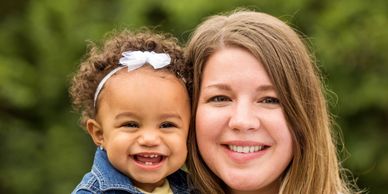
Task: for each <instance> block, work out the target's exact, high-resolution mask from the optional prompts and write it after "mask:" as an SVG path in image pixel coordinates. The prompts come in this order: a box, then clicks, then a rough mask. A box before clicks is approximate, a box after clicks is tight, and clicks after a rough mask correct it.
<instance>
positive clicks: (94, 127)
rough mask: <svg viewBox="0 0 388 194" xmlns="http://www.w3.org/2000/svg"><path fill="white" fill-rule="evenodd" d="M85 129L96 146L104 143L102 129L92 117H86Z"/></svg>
mask: <svg viewBox="0 0 388 194" xmlns="http://www.w3.org/2000/svg"><path fill="white" fill-rule="evenodd" d="M86 129H87V130H88V132H89V134H90V136H92V139H93V141H94V143H95V144H96V145H97V146H101V145H104V136H103V135H104V131H103V130H102V127H101V125H100V124H98V122H97V121H96V120H94V119H88V120H87V121H86Z"/></svg>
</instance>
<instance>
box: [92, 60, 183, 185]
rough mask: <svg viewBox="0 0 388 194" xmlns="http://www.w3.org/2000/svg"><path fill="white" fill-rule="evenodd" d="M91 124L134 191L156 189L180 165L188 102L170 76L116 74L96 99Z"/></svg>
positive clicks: (147, 72)
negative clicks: (95, 125)
mask: <svg viewBox="0 0 388 194" xmlns="http://www.w3.org/2000/svg"><path fill="white" fill-rule="evenodd" d="M96 120H97V122H98V123H99V124H100V125H101V127H102V129H103V134H102V137H103V141H102V144H103V147H104V148H105V149H106V151H107V153H108V158H109V160H110V162H111V163H112V165H113V166H114V167H115V168H116V169H118V170H119V171H121V172H122V173H124V174H125V175H127V176H128V177H130V178H131V179H132V180H133V182H134V183H135V185H136V186H137V187H139V188H142V189H147V190H148V189H150V188H151V190H152V189H153V188H154V187H156V186H160V185H161V184H162V183H163V182H164V178H165V177H166V176H168V175H170V174H172V173H173V172H175V171H177V170H178V169H179V168H180V167H181V166H182V165H183V164H184V162H185V159H186V155H187V147H186V138H187V134H188V129H189V121H190V102H189V97H188V93H187V91H186V88H185V86H184V85H183V83H182V82H181V81H180V80H179V79H178V78H176V77H175V76H174V75H172V74H170V73H166V72H162V71H155V70H153V69H151V68H149V67H142V68H140V69H137V70H135V71H131V72H127V70H126V69H124V70H120V71H119V72H118V73H117V74H116V75H114V76H112V77H111V78H110V79H109V80H108V81H107V83H106V85H105V88H104V89H103V91H102V93H101V96H100V101H99V110H98V113H97V119H96Z"/></svg>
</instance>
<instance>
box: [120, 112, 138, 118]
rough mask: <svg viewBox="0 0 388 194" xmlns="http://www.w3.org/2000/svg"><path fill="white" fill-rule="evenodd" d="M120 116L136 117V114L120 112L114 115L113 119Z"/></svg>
mask: <svg viewBox="0 0 388 194" xmlns="http://www.w3.org/2000/svg"><path fill="white" fill-rule="evenodd" d="M120 117H137V115H136V114H135V113H134V112H121V113H119V114H117V115H116V116H115V119H119V118H120Z"/></svg>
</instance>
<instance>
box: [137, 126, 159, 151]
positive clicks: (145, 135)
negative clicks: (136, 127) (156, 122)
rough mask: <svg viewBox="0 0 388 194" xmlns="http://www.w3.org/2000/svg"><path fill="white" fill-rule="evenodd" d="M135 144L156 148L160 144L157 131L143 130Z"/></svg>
mask: <svg viewBox="0 0 388 194" xmlns="http://www.w3.org/2000/svg"><path fill="white" fill-rule="evenodd" d="M137 142H138V143H139V144H140V145H141V146H147V147H152V146H157V145H159V144H160V136H159V133H158V131H155V129H144V130H143V131H142V132H141V134H140V136H139V137H138V138H137Z"/></svg>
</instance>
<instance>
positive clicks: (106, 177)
mask: <svg viewBox="0 0 388 194" xmlns="http://www.w3.org/2000/svg"><path fill="white" fill-rule="evenodd" d="M92 174H94V175H95V176H96V178H97V181H98V182H99V185H100V189H101V190H102V191H107V190H123V191H127V192H129V193H138V194H142V192H140V191H139V190H137V189H136V187H135V186H134V185H133V183H132V181H131V180H130V179H129V178H128V177H127V176H126V175H124V174H122V173H121V172H119V171H118V170H116V169H115V168H114V167H113V166H112V164H110V162H109V160H108V156H107V153H106V151H105V150H101V149H97V151H96V155H95V157H94V164H93V167H92ZM186 175H187V174H186V173H185V172H184V171H182V170H178V171H177V172H175V173H173V174H171V175H170V176H168V177H167V179H168V181H169V184H170V187H171V190H172V191H173V192H174V193H179V194H183V193H188V185H187V179H186Z"/></svg>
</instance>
